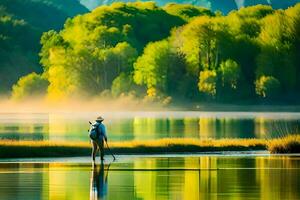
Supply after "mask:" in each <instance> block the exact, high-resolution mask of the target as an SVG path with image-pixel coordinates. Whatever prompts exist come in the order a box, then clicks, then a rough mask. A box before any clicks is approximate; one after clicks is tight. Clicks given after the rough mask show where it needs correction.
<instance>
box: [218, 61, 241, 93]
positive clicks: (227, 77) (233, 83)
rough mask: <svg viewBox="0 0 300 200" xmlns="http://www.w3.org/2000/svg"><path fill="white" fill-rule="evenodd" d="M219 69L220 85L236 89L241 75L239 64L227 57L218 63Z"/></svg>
mask: <svg viewBox="0 0 300 200" xmlns="http://www.w3.org/2000/svg"><path fill="white" fill-rule="evenodd" d="M219 71H220V75H221V79H222V86H223V87H226V86H229V88H231V89H236V88H237V85H238V81H239V79H240V76H241V69H240V66H239V65H238V64H237V63H236V62H235V61H234V60H231V59H228V60H226V61H225V62H222V63H221V64H220V68H219Z"/></svg>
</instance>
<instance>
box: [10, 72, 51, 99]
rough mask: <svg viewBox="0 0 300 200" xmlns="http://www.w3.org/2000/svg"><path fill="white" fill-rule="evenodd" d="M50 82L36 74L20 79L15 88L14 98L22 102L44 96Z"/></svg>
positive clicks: (13, 91)
mask: <svg viewBox="0 0 300 200" xmlns="http://www.w3.org/2000/svg"><path fill="white" fill-rule="evenodd" d="M48 84H49V83H48V81H47V79H45V77H43V76H41V75H39V74H36V73H35V72H33V73H31V74H28V75H27V76H24V77H22V78H20V80H19V81H18V82H17V83H16V84H15V85H14V86H13V90H12V98H13V99H15V100H22V99H26V98H29V97H36V96H44V95H45V94H46V92H47V87H48Z"/></svg>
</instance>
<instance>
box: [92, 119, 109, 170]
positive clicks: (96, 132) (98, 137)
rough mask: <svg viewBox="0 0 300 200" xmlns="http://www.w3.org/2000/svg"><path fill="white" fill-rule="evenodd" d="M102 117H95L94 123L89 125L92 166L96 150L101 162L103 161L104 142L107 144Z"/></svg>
mask: <svg viewBox="0 0 300 200" xmlns="http://www.w3.org/2000/svg"><path fill="white" fill-rule="evenodd" d="M103 120H104V119H103V117H101V116H100V117H97V119H96V120H95V123H93V124H91V128H90V130H89V135H90V138H91V143H92V145H93V150H92V158H93V164H95V157H96V154H97V151H98V149H99V150H100V158H101V162H103V160H104V140H105V141H106V142H107V136H106V129H105V126H104V124H103V123H102V122H103Z"/></svg>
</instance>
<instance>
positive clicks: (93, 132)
mask: <svg viewBox="0 0 300 200" xmlns="http://www.w3.org/2000/svg"><path fill="white" fill-rule="evenodd" d="M99 125H100V124H98V123H97V124H92V125H91V127H90V130H89V136H90V138H91V139H92V140H97V139H99V136H100V133H99V130H98V129H99V128H98V127H99Z"/></svg>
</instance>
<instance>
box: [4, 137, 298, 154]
mask: <svg viewBox="0 0 300 200" xmlns="http://www.w3.org/2000/svg"><path fill="white" fill-rule="evenodd" d="M109 146H110V148H111V152H112V153H114V154H117V155H128V154H131V155H149V154H161V155H163V154H196V153H206V154H209V153H215V152H246V151H250V152H251V151H268V152H269V153H270V154H280V153H300V135H291V136H287V137H283V138H279V139H271V140H266V139H206V140H200V139H191V138H185V139H183V138H165V139H158V140H150V141H125V142H110V143H109ZM90 154H91V145H90V144H89V143H88V142H49V141H11V140H1V141H0V158H37V157H77V156H90ZM105 154H107V155H108V154H110V152H109V151H108V149H107V148H105Z"/></svg>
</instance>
